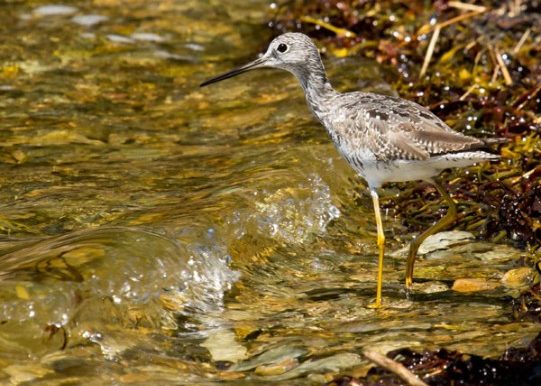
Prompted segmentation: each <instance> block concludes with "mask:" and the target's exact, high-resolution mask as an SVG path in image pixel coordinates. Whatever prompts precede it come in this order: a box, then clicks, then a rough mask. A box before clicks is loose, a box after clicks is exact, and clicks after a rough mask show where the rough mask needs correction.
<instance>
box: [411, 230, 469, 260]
mask: <svg viewBox="0 0 541 386" xmlns="http://www.w3.org/2000/svg"><path fill="white" fill-rule="evenodd" d="M474 238H475V237H474V235H473V234H471V233H470V232H465V231H448V232H440V233H436V234H435V235H430V236H428V237H427V238H426V240H425V241H423V243H422V244H421V246H420V247H419V254H421V255H426V254H427V253H431V252H434V251H437V250H441V249H446V248H449V247H451V246H453V245H457V244H462V243H464V242H467V241H470V240H473V239H474Z"/></svg>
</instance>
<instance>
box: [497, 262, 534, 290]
mask: <svg viewBox="0 0 541 386" xmlns="http://www.w3.org/2000/svg"><path fill="white" fill-rule="evenodd" d="M532 278H533V270H532V269H531V268H530V267H520V268H515V269H511V270H509V271H507V272H506V273H505V274H504V275H503V277H502V279H501V282H502V284H503V285H504V286H506V287H507V288H520V287H527V286H529V285H530V283H531V281H532Z"/></svg>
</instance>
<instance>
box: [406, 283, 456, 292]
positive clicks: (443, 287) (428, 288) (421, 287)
mask: <svg viewBox="0 0 541 386" xmlns="http://www.w3.org/2000/svg"><path fill="white" fill-rule="evenodd" d="M413 290H414V291H415V292H417V293H423V294H434V293H438V292H445V291H449V286H448V285H447V284H445V283H442V282H441V281H428V282H424V283H413Z"/></svg>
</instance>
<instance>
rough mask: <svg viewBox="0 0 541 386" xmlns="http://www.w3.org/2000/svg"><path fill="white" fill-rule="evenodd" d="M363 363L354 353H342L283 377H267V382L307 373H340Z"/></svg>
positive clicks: (307, 365) (315, 361)
mask: <svg viewBox="0 0 541 386" xmlns="http://www.w3.org/2000/svg"><path fill="white" fill-rule="evenodd" d="M360 363H361V357H360V356H359V355H358V354H353V353H341V354H336V355H334V356H331V357H327V358H321V359H315V360H309V361H306V362H304V363H302V364H301V365H300V366H298V367H296V368H295V369H293V370H291V371H288V372H287V373H284V374H282V375H277V376H271V377H265V379H267V380H273V381H281V380H286V379H292V378H297V377H300V376H302V375H304V374H307V373H321V372H327V371H335V372H336V371H340V370H342V369H345V368H348V367H353V366H357V365H358V364H360Z"/></svg>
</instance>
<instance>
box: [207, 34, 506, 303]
mask: <svg viewBox="0 0 541 386" xmlns="http://www.w3.org/2000/svg"><path fill="white" fill-rule="evenodd" d="M262 67H271V68H279V69H282V70H286V71H289V72H290V73H292V74H293V75H294V76H295V77H296V78H297V79H298V80H299V82H300V84H301V86H302V88H303V90H304V94H305V96H306V101H307V103H308V107H309V108H310V110H311V111H312V113H313V114H314V115H315V116H316V118H317V119H318V120H319V121H320V122H321V123H322V125H323V126H324V127H325V129H326V130H327V132H328V133H329V135H330V137H331V139H332V141H333V142H334V144H335V145H336V148H337V149H338V151H339V153H340V154H341V155H342V156H343V157H344V158H345V159H346V161H347V162H348V163H349V165H350V166H351V167H352V168H353V169H354V170H355V171H356V172H357V173H358V174H359V175H360V176H361V177H362V178H364V180H365V181H366V182H367V184H368V189H369V191H370V195H371V197H372V202H373V205H374V213H375V218H376V229H377V246H378V252H379V255H378V271H377V287H376V300H375V302H374V303H373V304H372V306H373V307H375V308H378V307H380V306H381V298H382V296H381V290H382V281H383V258H384V254H385V234H384V232H383V224H382V221H381V213H380V205H379V197H378V192H377V190H378V188H380V187H381V186H382V185H383V184H384V183H386V182H405V181H415V180H424V181H427V182H429V183H431V184H432V185H434V187H435V188H436V189H437V191H438V192H439V193H440V195H441V196H442V198H443V199H445V201H446V202H447V204H448V210H447V213H446V215H445V216H444V217H442V218H441V219H440V221H438V222H437V223H435V224H434V225H433V226H431V227H430V228H429V229H427V230H426V231H424V232H423V233H421V234H420V235H419V236H417V237H416V238H415V239H414V240H413V241H412V242H411V244H410V249H409V253H408V258H407V263H406V278H405V279H406V280H405V284H406V288H411V286H412V284H413V266H414V263H415V257H416V255H417V250H418V249H419V246H420V245H421V243H422V242H423V240H424V239H426V237H427V236H429V235H431V234H433V233H436V232H439V231H440V230H442V229H444V228H446V227H448V226H449V225H451V224H452V223H454V221H455V219H456V205H455V203H454V201H453V200H452V198H451V197H450V196H449V194H448V193H447V192H446V191H445V189H444V188H443V186H442V185H440V184H439V183H438V182H437V181H436V180H435V177H436V176H437V175H438V174H439V173H440V172H441V171H442V170H444V169H447V168H451V167H466V166H469V165H472V164H475V163H478V162H482V161H489V160H496V159H498V158H499V157H498V156H497V155H494V154H491V153H487V152H486V151H483V150H481V149H482V148H484V147H486V145H487V142H486V141H484V140H482V139H478V138H474V137H470V136H467V135H464V134H461V133H458V132H456V131H454V130H453V129H451V128H450V127H449V126H448V125H447V124H445V122H443V121H442V120H441V119H439V118H438V117H437V116H436V115H434V114H433V113H432V112H431V111H430V110H428V109H426V108H424V107H422V106H420V105H418V104H417V103H415V102H412V101H408V100H405V99H402V98H398V97H393V96H387V95H379V94H373V93H368V92H347V93H340V92H338V91H336V90H335V89H333V87H332V86H331V84H330V82H329V80H328V79H327V75H326V73H325V68H324V66H323V62H322V61H321V57H320V55H319V51H318V49H317V47H316V45H315V44H314V43H313V42H312V41H311V40H310V38H309V37H308V36H306V35H304V34H301V33H285V34H283V35H280V36H278V37H276V38H275V39H274V40H273V41H272V42H271V43H270V45H269V47H268V49H267V51H266V52H265V53H264V54H263V55H261V56H260V57H259V58H258V59H256V60H254V61H252V62H250V63H248V64H246V65H244V66H241V67H238V68H235V69H233V70H231V71H229V72H226V73H224V74H222V75H218V76H216V77H214V78H211V79H209V80H207V81H205V82H203V83H201V85H200V86H201V87H203V86H206V85H209V84H211V83H215V82H218V81H221V80H224V79H227V78H231V77H233V76H236V75H239V74H242V73H244V72H246V71H250V70H254V69H257V68H262Z"/></svg>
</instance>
